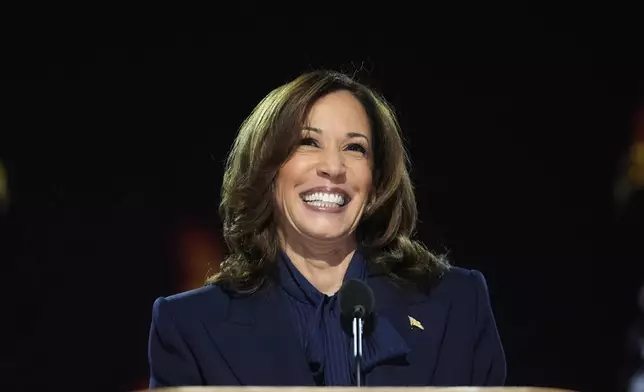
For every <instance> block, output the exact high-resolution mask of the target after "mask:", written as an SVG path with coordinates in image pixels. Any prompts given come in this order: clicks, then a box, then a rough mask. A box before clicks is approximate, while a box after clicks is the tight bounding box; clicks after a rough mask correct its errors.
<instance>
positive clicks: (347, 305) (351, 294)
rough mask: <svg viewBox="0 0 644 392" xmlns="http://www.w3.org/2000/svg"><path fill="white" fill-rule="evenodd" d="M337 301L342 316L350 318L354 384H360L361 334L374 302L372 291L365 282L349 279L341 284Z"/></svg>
mask: <svg viewBox="0 0 644 392" xmlns="http://www.w3.org/2000/svg"><path fill="white" fill-rule="evenodd" d="M338 302H339V304H340V312H341V313H342V316H343V317H345V318H347V319H350V320H352V324H353V356H354V358H355V363H356V386H358V387H359V386H362V378H361V369H360V365H361V362H362V335H363V329H364V321H365V319H366V318H367V317H369V315H371V312H372V311H373V308H374V306H375V303H376V299H375V298H374V295H373V291H372V290H371V288H370V287H369V286H367V284H366V283H364V282H362V281H360V280H357V279H351V280H347V281H346V282H344V284H342V287H341V288H340V291H339V292H338Z"/></svg>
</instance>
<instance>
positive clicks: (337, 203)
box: [302, 192, 346, 208]
mask: <svg viewBox="0 0 644 392" xmlns="http://www.w3.org/2000/svg"><path fill="white" fill-rule="evenodd" d="M302 200H304V201H305V202H307V203H309V204H311V205H313V206H316V207H327V208H331V207H341V206H343V205H345V204H346V203H345V199H344V197H343V196H342V195H340V194H337V193H322V192H316V193H309V194H307V195H304V196H302Z"/></svg>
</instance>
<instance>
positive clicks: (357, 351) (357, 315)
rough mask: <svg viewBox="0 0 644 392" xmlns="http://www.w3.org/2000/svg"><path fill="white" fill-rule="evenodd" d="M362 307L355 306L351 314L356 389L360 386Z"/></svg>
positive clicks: (363, 312)
mask: <svg viewBox="0 0 644 392" xmlns="http://www.w3.org/2000/svg"><path fill="white" fill-rule="evenodd" d="M364 314H365V309H364V307H363V306H361V305H358V306H356V308H355V310H354V312H353V356H354V358H355V364H356V387H361V386H362V369H361V368H362V334H363V329H364Z"/></svg>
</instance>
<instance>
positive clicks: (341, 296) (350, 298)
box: [338, 279, 376, 319]
mask: <svg viewBox="0 0 644 392" xmlns="http://www.w3.org/2000/svg"><path fill="white" fill-rule="evenodd" d="M338 302H339V304H340V312H341V313H342V316H344V317H347V318H354V317H358V318H363V319H364V318H366V317H367V316H369V315H370V314H371V312H372V311H373V308H374V306H375V303H376V299H375V297H374V295H373V290H371V287H369V286H367V284H366V283H364V282H362V281H360V280H357V279H350V280H347V281H346V282H344V283H343V284H342V287H341V288H340V291H339V292H338Z"/></svg>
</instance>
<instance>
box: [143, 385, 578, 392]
mask: <svg viewBox="0 0 644 392" xmlns="http://www.w3.org/2000/svg"><path fill="white" fill-rule="evenodd" d="M364 389H368V390H369V391H370V392H576V391H572V390H569V389H557V388H542V387H361V388H357V387H250V386H249V387H170V388H157V389H144V390H142V391H138V392H145V391H148V392H152V391H156V392H321V390H329V391H330V392H358V391H360V390H364Z"/></svg>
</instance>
